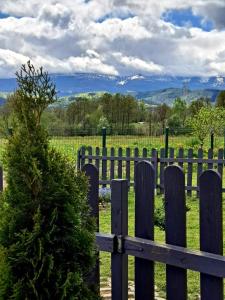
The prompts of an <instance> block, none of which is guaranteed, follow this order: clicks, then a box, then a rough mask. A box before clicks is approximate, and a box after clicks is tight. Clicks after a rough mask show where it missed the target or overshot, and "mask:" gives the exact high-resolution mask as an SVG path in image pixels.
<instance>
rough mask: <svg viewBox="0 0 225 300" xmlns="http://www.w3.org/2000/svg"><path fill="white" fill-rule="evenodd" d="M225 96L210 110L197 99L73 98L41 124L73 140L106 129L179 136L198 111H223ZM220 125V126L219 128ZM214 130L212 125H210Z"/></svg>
mask: <svg viewBox="0 0 225 300" xmlns="http://www.w3.org/2000/svg"><path fill="white" fill-rule="evenodd" d="M224 107H225V92H224V91H222V92H221V93H220V94H219V95H218V97H217V100H216V103H215V105H213V106H212V104H211V102H210V99H207V98H199V99H196V100H194V101H192V102H191V103H189V104H188V103H186V102H185V100H182V99H181V98H177V99H176V100H175V101H174V102H173V104H172V106H168V105H167V104H165V103H162V104H160V105H150V104H147V103H145V102H144V101H139V100H136V99H135V98H134V97H132V96H131V95H121V94H114V95H112V94H108V93H105V94H102V95H99V96H93V97H85V96H83V97H76V98H75V99H74V101H71V103H70V104H69V105H68V106H67V107H49V108H48V109H47V110H46V111H45V113H44V115H43V117H42V123H43V124H44V125H45V126H46V128H47V129H48V132H49V134H50V135H54V136H74V135H96V134H100V133H101V130H102V127H106V129H107V133H108V134H114V135H116V134H118V135H129V134H131V135H134V134H135V135H155V136H157V135H161V134H162V133H163V132H164V129H165V127H166V126H168V127H170V132H171V133H173V134H175V135H178V134H185V133H188V132H190V130H191V129H192V127H193V120H194V119H193V118H195V117H196V116H197V115H198V114H199V113H200V111H203V110H206V111H209V112H213V110H214V109H215V108H221V109H222V111H224ZM0 121H1V124H2V126H1V127H2V128H5V129H7V128H10V127H13V116H12V115H11V110H10V96H9V98H8V101H7V102H6V104H5V105H3V106H1V108H0ZM221 126H222V125H220V127H221ZM212 127H213V125H212Z"/></svg>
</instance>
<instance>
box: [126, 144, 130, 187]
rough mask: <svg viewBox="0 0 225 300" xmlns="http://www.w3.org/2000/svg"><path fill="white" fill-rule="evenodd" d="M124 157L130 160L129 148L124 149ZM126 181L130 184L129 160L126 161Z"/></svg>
mask: <svg viewBox="0 0 225 300" xmlns="http://www.w3.org/2000/svg"><path fill="white" fill-rule="evenodd" d="M126 157H127V158H130V148H127V149H126ZM126 179H127V180H128V182H130V160H127V161H126Z"/></svg>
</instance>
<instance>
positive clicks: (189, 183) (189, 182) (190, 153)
mask: <svg viewBox="0 0 225 300" xmlns="http://www.w3.org/2000/svg"><path fill="white" fill-rule="evenodd" d="M188 158H193V149H188ZM192 177H193V163H191V162H189V163H188V169H187V186H192ZM187 195H188V196H192V190H188V191H187Z"/></svg>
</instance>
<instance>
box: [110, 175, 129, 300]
mask: <svg viewBox="0 0 225 300" xmlns="http://www.w3.org/2000/svg"><path fill="white" fill-rule="evenodd" d="M111 187H112V200H111V202H112V206H111V207H112V208H111V209H112V211H111V214H112V216H111V218H112V223H111V224H112V230H111V231H112V234H116V235H118V236H126V235H127V234H128V182H127V180H122V179H114V180H112V184H111ZM121 250H122V249H121ZM111 268H112V300H127V299H128V257H127V255H126V254H123V253H118V252H113V253H112V256H111Z"/></svg>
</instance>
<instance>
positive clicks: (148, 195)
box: [135, 161, 155, 300]
mask: <svg viewBox="0 0 225 300" xmlns="http://www.w3.org/2000/svg"><path fill="white" fill-rule="evenodd" d="M154 190H155V172H154V168H153V166H152V165H151V164H150V163H149V162H148V161H143V162H139V163H138V164H137V165H136V170H135V236H136V237H140V238H146V239H150V240H154ZM135 299H136V300H142V299H149V300H150V299H154V263H153V262H152V261H145V260H143V259H141V258H136V259H135Z"/></svg>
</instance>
